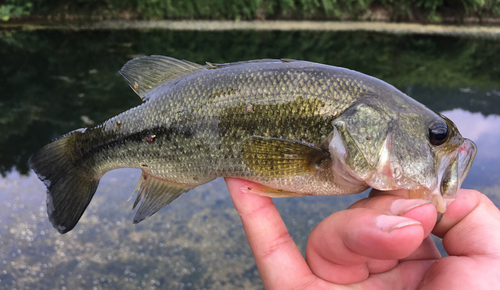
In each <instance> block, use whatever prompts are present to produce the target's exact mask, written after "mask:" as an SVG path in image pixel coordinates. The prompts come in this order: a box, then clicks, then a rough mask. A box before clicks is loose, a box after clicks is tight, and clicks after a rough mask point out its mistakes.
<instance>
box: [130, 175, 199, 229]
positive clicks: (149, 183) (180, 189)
mask: <svg viewBox="0 0 500 290" xmlns="http://www.w3.org/2000/svg"><path fill="white" fill-rule="evenodd" d="M191 189H192V188H191V187H189V186H188V185H185V184H180V183H173V182H170V181H167V180H163V179H160V178H157V177H154V176H152V175H149V174H147V173H145V172H143V173H142V175H141V178H140V179H139V182H138V183H137V186H136V192H137V193H138V195H137V199H136V200H135V202H134V206H133V208H132V209H135V207H136V206H137V205H138V204H139V202H140V205H139V209H138V210H137V212H136V213H135V217H134V224H137V223H139V222H141V221H142V220H144V219H145V218H147V217H149V216H151V215H153V214H155V213H156V212H157V211H159V210H160V209H161V208H163V207H164V206H166V205H168V204H170V203H171V202H172V201H174V200H175V199H176V198H178V197H179V196H180V195H181V194H183V193H185V192H188V191H190V190H191Z"/></svg>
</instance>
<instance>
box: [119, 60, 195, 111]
mask: <svg viewBox="0 0 500 290" xmlns="http://www.w3.org/2000/svg"><path fill="white" fill-rule="evenodd" d="M201 68H203V66H201V65H199V64H196V63H193V62H190V61H187V60H178V59H175V58H172V57H168V56H161V55H152V56H143V57H139V58H135V59H133V60H130V61H129V62H127V63H126V64H125V65H124V66H123V67H122V69H121V70H120V74H121V75H122V76H123V77H124V78H125V80H126V81H127V83H128V84H129V86H130V87H131V88H132V89H133V90H134V92H135V93H136V94H138V95H139V97H141V99H143V100H144V101H145V96H146V94H147V93H148V92H150V91H151V90H152V89H154V88H156V87H157V86H159V85H160V84H163V83H167V82H170V81H172V80H175V79H177V78H179V77H181V76H185V75H187V74H190V73H192V72H194V71H196V70H199V69H201ZM146 99H147V98H146Z"/></svg>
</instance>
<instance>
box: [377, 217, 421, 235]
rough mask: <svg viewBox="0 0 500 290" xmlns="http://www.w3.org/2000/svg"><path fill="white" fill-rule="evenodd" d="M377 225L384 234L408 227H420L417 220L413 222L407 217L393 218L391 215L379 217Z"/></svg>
mask: <svg viewBox="0 0 500 290" xmlns="http://www.w3.org/2000/svg"><path fill="white" fill-rule="evenodd" d="M375 224H376V225H377V227H378V228H380V229H381V230H383V231H384V232H388V233H390V232H391V231H392V230H395V229H400V228H404V227H407V226H414V225H420V224H421V223H419V222H418V221H416V220H412V219H409V218H405V217H400V216H391V215H380V216H378V217H377V219H376V221H375Z"/></svg>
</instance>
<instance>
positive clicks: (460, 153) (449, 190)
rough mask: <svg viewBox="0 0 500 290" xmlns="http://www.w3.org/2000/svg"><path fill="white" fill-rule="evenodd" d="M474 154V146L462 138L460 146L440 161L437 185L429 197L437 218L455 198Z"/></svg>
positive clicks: (475, 149)
mask: <svg viewBox="0 0 500 290" xmlns="http://www.w3.org/2000/svg"><path fill="white" fill-rule="evenodd" d="M476 153H477V146H476V144H474V142H472V141H471V140H469V139H466V138H464V142H463V143H462V145H460V146H459V147H458V148H457V149H456V150H455V151H453V152H452V153H451V154H450V155H448V156H445V157H443V158H442V159H441V162H440V164H439V167H438V169H437V174H438V181H439V183H438V185H437V186H436V187H435V188H434V189H433V190H432V191H431V194H430V196H429V198H430V200H431V202H432V203H433V204H434V205H435V206H436V209H437V211H438V216H442V215H443V214H444V212H445V211H446V208H447V206H448V205H449V204H450V203H451V202H452V201H453V200H455V198H456V197H457V194H458V190H459V189H460V186H461V185H462V182H463V181H464V179H465V177H466V176H467V174H468V173H469V170H470V168H471V166H472V162H473V161H474V158H475V156H476Z"/></svg>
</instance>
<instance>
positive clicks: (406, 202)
mask: <svg viewBox="0 0 500 290" xmlns="http://www.w3.org/2000/svg"><path fill="white" fill-rule="evenodd" d="M429 203H430V201H428V200H423V199H405V198H402V199H397V200H395V201H394V202H393V203H392V205H391V212H392V213H393V214H397V215H404V214H405V213H407V212H408V211H409V210H411V209H414V208H416V207H419V206H422V205H424V204H429Z"/></svg>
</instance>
